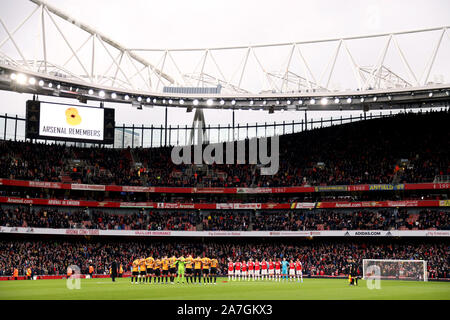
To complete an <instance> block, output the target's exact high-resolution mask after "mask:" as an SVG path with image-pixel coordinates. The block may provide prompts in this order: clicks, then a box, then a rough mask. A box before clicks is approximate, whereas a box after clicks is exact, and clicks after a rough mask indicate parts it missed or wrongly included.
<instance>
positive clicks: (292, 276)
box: [289, 259, 295, 281]
mask: <svg viewBox="0 0 450 320" xmlns="http://www.w3.org/2000/svg"><path fill="white" fill-rule="evenodd" d="M289 281H295V263H294V260H292V259H291V261H290V262H289Z"/></svg>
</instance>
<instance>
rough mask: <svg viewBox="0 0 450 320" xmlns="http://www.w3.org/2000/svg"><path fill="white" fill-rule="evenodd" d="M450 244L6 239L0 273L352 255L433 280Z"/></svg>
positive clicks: (331, 261) (334, 259)
mask: <svg viewBox="0 0 450 320" xmlns="http://www.w3.org/2000/svg"><path fill="white" fill-rule="evenodd" d="M449 248H450V247H449V244H448V242H442V241H434V242H432V241H430V240H429V241H427V242H423V241H422V242H417V241H416V242H409V241H393V242H386V241H384V242H383V241H375V240H372V241H370V240H367V239H366V241H356V240H339V239H335V240H333V241H330V240H323V241H322V240H314V241H309V242H304V241H303V242H302V241H295V242H292V241H291V242H289V240H287V242H286V241H285V242H283V241H271V242H264V241H259V242H258V240H252V241H250V240H248V241H247V240H246V241H240V242H238V243H237V242H236V241H234V242H232V241H231V240H230V242H223V241H222V242H218V241H208V242H194V241H193V242H188V241H185V240H180V241H176V242H174V241H170V242H155V241H152V242H137V241H122V242H115V241H108V242H96V241H91V242H89V241H77V242H76V241H63V240H61V241H60V240H54V239H53V240H40V241H29V240H28V241H27V240H10V239H9V240H8V239H6V240H3V241H1V242H0V275H11V274H12V269H14V268H18V269H19V270H20V272H19V273H20V274H21V275H23V274H24V270H25V268H27V267H31V268H33V269H34V274H38V275H46V274H49V275H55V274H60V275H65V274H66V271H67V267H68V266H69V265H77V266H79V267H80V269H81V271H82V272H83V273H86V270H87V268H88V266H89V265H92V266H94V267H95V273H99V274H102V273H105V274H108V271H107V270H108V269H109V266H110V264H111V262H112V260H114V261H116V262H117V263H118V264H122V265H123V267H124V269H125V270H129V267H130V263H131V261H132V260H133V259H135V258H137V257H141V256H145V257H148V256H164V255H168V256H171V255H175V256H180V255H184V256H187V255H188V254H192V255H193V256H203V255H205V256H207V257H215V258H217V259H218V260H219V270H221V273H222V274H225V272H226V268H227V260H228V258H230V259H232V261H237V260H240V261H242V260H248V259H250V258H252V259H258V260H262V259H263V258H265V259H268V258H272V259H276V258H281V259H282V258H283V257H286V258H288V259H290V258H294V259H297V258H299V259H300V260H301V262H302V264H303V271H304V276H308V275H339V274H344V273H345V270H346V268H347V261H348V259H353V260H355V262H356V263H357V265H358V266H359V268H360V271H359V272H360V274H361V271H362V270H361V269H362V259H417V260H421V259H423V260H426V261H427V265H428V271H429V278H437V277H439V278H449V260H448V256H449V253H450V252H449Z"/></svg>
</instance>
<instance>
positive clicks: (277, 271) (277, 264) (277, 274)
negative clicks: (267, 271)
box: [275, 259, 281, 281]
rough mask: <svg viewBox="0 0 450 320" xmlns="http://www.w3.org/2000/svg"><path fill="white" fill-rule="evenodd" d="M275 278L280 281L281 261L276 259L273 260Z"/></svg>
mask: <svg viewBox="0 0 450 320" xmlns="http://www.w3.org/2000/svg"><path fill="white" fill-rule="evenodd" d="M275 280H278V281H281V262H280V259H277V262H275Z"/></svg>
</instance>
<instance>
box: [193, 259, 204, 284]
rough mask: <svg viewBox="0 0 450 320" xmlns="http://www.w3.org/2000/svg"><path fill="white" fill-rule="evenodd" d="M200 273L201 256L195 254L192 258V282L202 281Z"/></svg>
mask: <svg viewBox="0 0 450 320" xmlns="http://www.w3.org/2000/svg"><path fill="white" fill-rule="evenodd" d="M201 273H202V258H200V257H199V256H197V258H195V259H194V282H196V281H197V280H198V283H199V284H200V283H201V282H202V281H201V280H202V278H201Z"/></svg>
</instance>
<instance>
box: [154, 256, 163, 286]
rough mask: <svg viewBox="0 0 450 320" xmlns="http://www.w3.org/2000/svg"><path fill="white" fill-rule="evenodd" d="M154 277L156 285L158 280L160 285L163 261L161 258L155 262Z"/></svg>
mask: <svg viewBox="0 0 450 320" xmlns="http://www.w3.org/2000/svg"><path fill="white" fill-rule="evenodd" d="M153 275H154V278H155V283H156V278H158V283H160V282H161V260H160V259H159V258H157V259H156V260H155V261H154V262H153Z"/></svg>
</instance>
